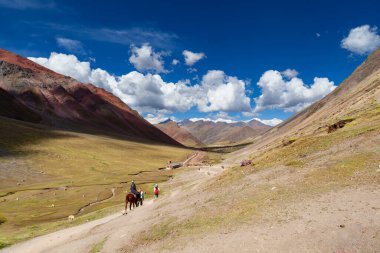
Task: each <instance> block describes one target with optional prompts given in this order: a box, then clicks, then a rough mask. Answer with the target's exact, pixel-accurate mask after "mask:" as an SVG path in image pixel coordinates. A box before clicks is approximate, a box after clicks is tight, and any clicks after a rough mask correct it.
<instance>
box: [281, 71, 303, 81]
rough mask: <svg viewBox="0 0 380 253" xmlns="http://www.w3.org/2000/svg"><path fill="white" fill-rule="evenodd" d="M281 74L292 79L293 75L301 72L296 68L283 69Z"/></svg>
mask: <svg viewBox="0 0 380 253" xmlns="http://www.w3.org/2000/svg"><path fill="white" fill-rule="evenodd" d="M281 74H282V75H283V76H285V77H286V78H288V79H292V78H293V77H296V76H298V74H299V73H298V71H297V70H295V69H286V70H284V71H282V72H281Z"/></svg>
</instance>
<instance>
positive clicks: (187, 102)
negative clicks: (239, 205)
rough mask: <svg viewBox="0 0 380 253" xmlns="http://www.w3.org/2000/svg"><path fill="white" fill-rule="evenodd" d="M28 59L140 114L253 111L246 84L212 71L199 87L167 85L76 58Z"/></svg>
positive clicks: (149, 76) (157, 78) (150, 77)
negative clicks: (113, 97)
mask: <svg viewBox="0 0 380 253" xmlns="http://www.w3.org/2000/svg"><path fill="white" fill-rule="evenodd" d="M29 59H30V60H32V61H35V62H37V63H38V64H40V65H43V66H45V67H47V68H49V69H51V70H53V71H56V72H58V73H60V74H63V75H67V76H71V77H73V78H75V79H77V80H79V81H81V82H85V83H88V82H89V83H93V84H94V85H96V86H98V87H101V88H104V89H105V90H107V91H110V92H112V93H113V94H114V95H116V96H118V97H119V98H120V99H121V100H123V101H124V102H125V103H126V104H127V105H129V106H131V107H132V108H134V109H136V110H138V111H139V112H140V113H149V114H155V115H156V116H157V115H159V114H161V115H165V114H170V113H173V112H185V111H188V110H190V109H191V108H193V107H197V108H198V110H199V111H202V112H215V111H225V112H232V111H234V112H240V111H250V110H252V108H251V107H250V98H249V97H248V96H247V95H246V93H247V92H246V85H247V83H246V82H244V81H242V80H239V79H238V78H237V77H232V76H228V75H226V74H225V73H224V72H223V71H220V70H212V71H209V72H208V73H207V74H206V75H204V76H203V78H202V81H201V82H200V83H197V84H191V83H190V81H189V80H180V81H177V82H166V81H164V80H163V79H162V77H161V76H160V75H159V74H152V73H147V74H143V73H140V72H138V71H132V72H129V73H126V74H124V75H120V76H115V75H111V74H110V73H108V72H107V71H106V70H103V69H100V68H97V69H92V68H91V66H90V62H86V61H84V62H81V61H79V60H78V58H77V57H76V56H74V55H67V54H62V53H51V54H50V57H49V58H42V57H41V58H33V57H29Z"/></svg>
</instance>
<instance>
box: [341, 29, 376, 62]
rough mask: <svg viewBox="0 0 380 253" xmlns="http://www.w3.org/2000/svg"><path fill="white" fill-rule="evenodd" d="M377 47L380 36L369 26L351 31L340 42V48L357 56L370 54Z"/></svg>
mask: <svg viewBox="0 0 380 253" xmlns="http://www.w3.org/2000/svg"><path fill="white" fill-rule="evenodd" d="M379 46H380V36H379V35H378V34H377V27H375V26H374V27H371V26H369V25H363V26H359V27H356V28H353V29H351V30H350V33H349V34H348V36H347V37H346V38H344V39H343V40H342V41H341V47H342V48H345V49H347V50H348V51H350V52H352V53H355V54H359V55H365V54H368V53H371V52H372V51H374V50H375V49H376V48H377V47H379Z"/></svg>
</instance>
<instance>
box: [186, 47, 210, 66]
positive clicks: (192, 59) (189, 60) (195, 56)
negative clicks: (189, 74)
mask: <svg viewBox="0 0 380 253" xmlns="http://www.w3.org/2000/svg"><path fill="white" fill-rule="evenodd" d="M182 54H183V56H184V57H185V64H186V65H187V66H193V65H194V64H195V63H196V62H198V61H200V60H201V59H203V58H205V57H206V55H205V54H204V53H202V52H201V53H194V52H191V51H189V50H183V52H182Z"/></svg>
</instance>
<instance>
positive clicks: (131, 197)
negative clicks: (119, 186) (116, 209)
mask: <svg viewBox="0 0 380 253" xmlns="http://www.w3.org/2000/svg"><path fill="white" fill-rule="evenodd" d="M128 202H129V210H132V207H133V208H135V207H136V206H137V198H136V196H135V195H134V194H132V193H128V194H127V196H125V214H126V213H127V209H128Z"/></svg>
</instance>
